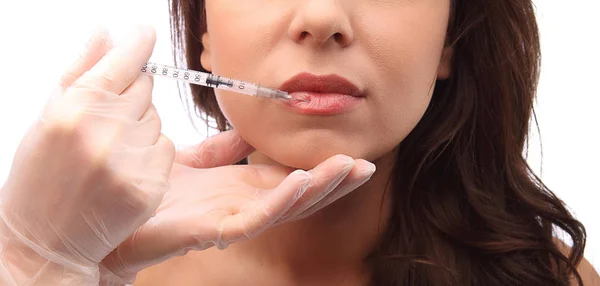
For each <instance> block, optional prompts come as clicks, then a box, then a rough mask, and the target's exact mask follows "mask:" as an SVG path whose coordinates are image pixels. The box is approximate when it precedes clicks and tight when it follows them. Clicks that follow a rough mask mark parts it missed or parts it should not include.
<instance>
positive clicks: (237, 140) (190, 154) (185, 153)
mask: <svg viewBox="0 0 600 286" xmlns="http://www.w3.org/2000/svg"><path fill="white" fill-rule="evenodd" d="M252 152H254V147H252V146H250V144H248V143H247V142H246V141H244V139H242V137H240V135H239V133H237V131H235V130H228V131H224V132H221V133H219V134H217V135H215V136H212V137H210V138H208V139H206V140H204V142H202V143H200V144H198V145H194V146H192V147H188V148H185V149H180V150H177V154H176V156H175V163H179V164H183V165H186V166H188V167H192V168H214V167H219V166H225V165H231V164H234V163H236V162H239V161H241V160H242V159H244V158H246V157H247V156H248V155H250V154H251V153H252Z"/></svg>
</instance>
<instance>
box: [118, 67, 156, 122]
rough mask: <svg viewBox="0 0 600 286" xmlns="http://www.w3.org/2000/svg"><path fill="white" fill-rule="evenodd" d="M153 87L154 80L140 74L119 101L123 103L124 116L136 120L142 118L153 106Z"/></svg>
mask: <svg viewBox="0 0 600 286" xmlns="http://www.w3.org/2000/svg"><path fill="white" fill-rule="evenodd" d="M153 87H154V78H153V77H152V76H150V75H147V74H143V73H139V74H138V75H137V77H136V79H135V80H134V81H133V83H131V85H129V87H127V89H125V91H123V93H122V94H121V96H120V97H119V101H121V102H122V103H123V107H124V110H123V112H124V114H126V115H127V116H128V117H130V118H132V119H134V120H139V119H140V118H142V117H143V116H144V114H145V113H146V112H147V111H148V108H149V107H150V105H151V104H152V88H153Z"/></svg>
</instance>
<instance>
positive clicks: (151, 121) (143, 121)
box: [123, 104, 162, 147]
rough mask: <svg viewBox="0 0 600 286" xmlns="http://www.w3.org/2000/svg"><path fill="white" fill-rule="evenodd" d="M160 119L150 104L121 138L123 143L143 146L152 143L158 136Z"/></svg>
mask: <svg viewBox="0 0 600 286" xmlns="http://www.w3.org/2000/svg"><path fill="white" fill-rule="evenodd" d="M161 126H162V124H161V120H160V117H159V115H158V112H157V111H156V107H155V106H154V104H150V108H148V110H146V113H144V115H143V116H142V118H140V120H139V121H137V122H136V124H135V126H134V127H132V129H133V130H132V131H131V132H126V133H125V134H124V136H125V138H124V139H123V141H124V143H125V144H127V145H129V146H133V147H145V146H150V145H153V144H154V143H155V142H156V141H157V140H158V137H159V136H160V131H161Z"/></svg>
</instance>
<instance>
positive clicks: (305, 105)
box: [285, 92, 364, 114]
mask: <svg viewBox="0 0 600 286" xmlns="http://www.w3.org/2000/svg"><path fill="white" fill-rule="evenodd" d="M291 96H292V97H297V98H305V99H307V100H310V101H309V102H302V101H297V100H293V99H292V100H286V101H285V103H286V105H287V106H289V107H291V108H292V109H293V110H294V111H296V112H298V113H301V114H339V113H344V112H348V111H350V110H352V109H354V108H355V107H356V106H358V105H359V104H360V103H361V102H362V101H363V100H364V97H357V96H350V95H347V94H339V93H315V92H294V93H292V94H291Z"/></svg>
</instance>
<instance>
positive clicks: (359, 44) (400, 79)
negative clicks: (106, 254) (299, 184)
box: [136, 0, 452, 285]
mask: <svg viewBox="0 0 600 286" xmlns="http://www.w3.org/2000/svg"><path fill="white" fill-rule="evenodd" d="M206 13H207V21H208V32H207V33H206V34H205V35H203V37H202V42H203V45H204V52H203V54H202V55H201V63H202V65H203V67H204V68H205V69H207V70H209V71H212V72H214V73H215V74H219V75H223V76H227V77H231V78H236V79H242V80H247V81H249V82H259V83H260V84H261V85H263V86H267V87H273V88H278V87H279V86H280V85H281V84H282V83H283V82H285V81H286V80H288V79H289V78H291V77H293V76H295V75H296V74H298V73H301V72H310V73H312V74H315V75H326V74H337V75H340V76H342V77H344V78H346V79H348V80H350V81H351V82H352V83H354V84H355V85H357V86H358V87H359V88H360V89H361V91H362V92H363V93H364V96H365V98H364V100H363V102H362V103H361V104H360V105H359V106H358V107H357V108H356V109H353V110H352V111H350V112H346V113H343V114H337V115H327V116H325V115H301V114H297V113H294V112H292V111H290V110H288V109H286V108H283V106H282V105H281V104H280V103H278V102H276V101H273V100H269V99H261V98H253V97H248V96H243V95H237V94H234V93H229V92H226V91H222V90H218V91H216V92H217V99H218V102H219V105H220V108H221V110H222V112H223V113H224V114H225V116H226V117H227V119H228V120H229V122H230V123H231V124H232V125H233V127H234V128H235V129H236V130H237V131H238V132H239V133H240V135H241V136H242V137H243V138H244V139H245V140H246V141H247V142H248V143H250V145H252V146H254V147H255V148H256V152H255V153H253V154H252V155H251V156H250V157H249V163H250V164H270V165H283V166H288V167H293V168H301V169H310V168H312V167H314V166H316V165H317V164H319V163H320V162H322V161H324V160H325V159H327V158H329V157H331V156H333V155H335V154H346V155H348V156H351V157H353V158H363V159H366V160H369V161H371V162H373V163H375V165H376V166H377V171H376V172H375V174H374V175H373V177H372V178H371V180H370V181H369V182H367V183H366V184H364V185H363V186H361V187H360V188H359V189H357V190H356V191H354V192H352V193H351V194H349V195H347V196H346V197H343V198H342V199H340V200H338V201H336V202H335V203H333V204H332V205H331V206H329V207H327V208H325V209H323V210H321V211H319V212H317V213H316V214H314V215H312V216H310V217H308V218H305V219H303V220H299V221H295V222H291V223H286V224H284V225H280V226H278V227H274V228H272V229H270V230H268V231H266V232H265V233H263V234H262V235H261V236H259V237H256V238H254V239H252V240H248V241H243V242H239V243H235V244H233V245H231V246H230V247H229V248H227V249H226V250H222V251H221V250H216V249H214V248H213V249H209V250H206V251H202V252H190V253H188V254H187V255H185V256H183V257H179V258H174V259H171V260H169V261H167V262H165V263H163V264H160V265H158V266H155V267H151V268H149V269H147V270H146V271H143V272H141V273H140V274H138V278H137V280H136V285H163V284H164V283H166V282H167V281H168V282H169V283H170V284H173V285H196V284H197V283H198V281H202V283H203V285H245V284H247V282H248V281H252V282H253V284H255V285H364V284H365V283H366V281H367V280H366V279H367V277H368V272H367V270H366V268H365V265H363V262H362V260H363V258H364V257H365V255H367V254H368V253H369V252H370V250H371V248H372V247H373V245H374V243H375V239H376V237H377V235H378V233H379V232H380V229H384V227H385V222H386V220H387V218H388V214H389V210H390V207H389V200H388V197H387V196H385V188H386V182H387V180H388V178H389V177H390V172H391V167H392V165H393V163H394V149H395V147H397V146H398V144H400V143H401V142H402V140H403V139H404V138H405V137H406V136H407V135H408V134H409V133H410V132H411V131H412V129H413V128H414V127H415V126H416V124H417V123H418V122H419V120H420V119H421V118H422V116H423V113H424V112H425V110H426V108H427V106H428V104H429V102H430V99H431V95H432V93H433V82H434V80H435V79H436V78H438V79H444V78H447V77H448V76H450V74H449V73H450V72H449V71H450V60H451V55H452V50H451V48H449V47H446V46H445V40H446V29H447V25H448V18H449V13H450V1H449V0H419V1H414V0H397V1H383V0H381V1H372V0H368V1H367V0H345V1H341V0H306V1H283V0H245V1H238V0H207V1H206ZM349 59H351V60H349ZM390 192H391V190H388V192H387V194H389V193H390ZM224 269H226V270H224ZM169 273H177V275H169ZM224 273H227V274H226V275H224Z"/></svg>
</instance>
